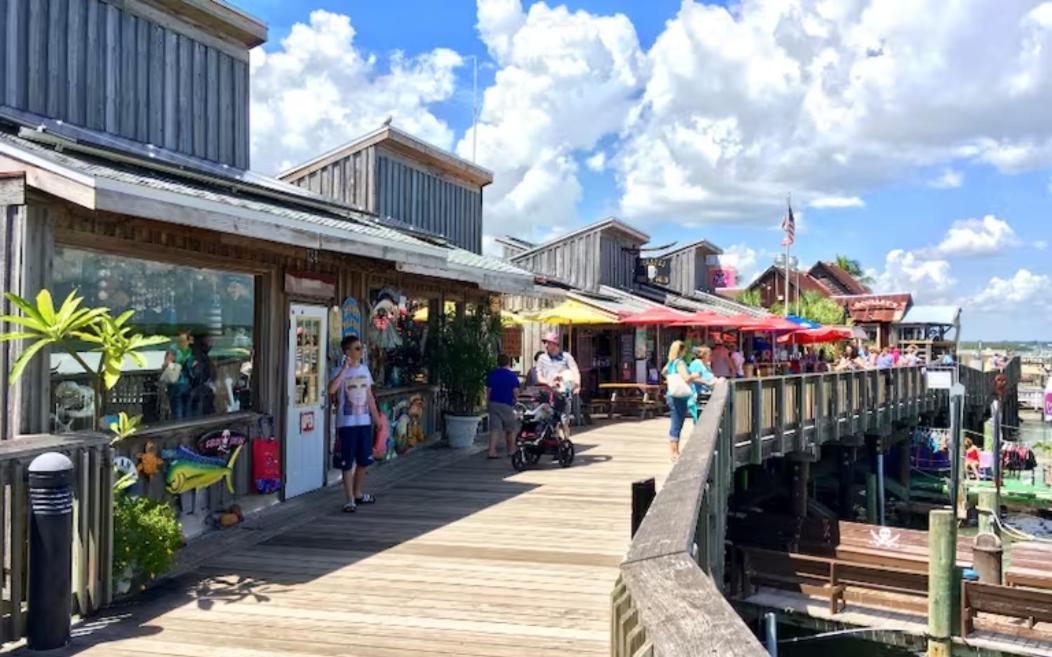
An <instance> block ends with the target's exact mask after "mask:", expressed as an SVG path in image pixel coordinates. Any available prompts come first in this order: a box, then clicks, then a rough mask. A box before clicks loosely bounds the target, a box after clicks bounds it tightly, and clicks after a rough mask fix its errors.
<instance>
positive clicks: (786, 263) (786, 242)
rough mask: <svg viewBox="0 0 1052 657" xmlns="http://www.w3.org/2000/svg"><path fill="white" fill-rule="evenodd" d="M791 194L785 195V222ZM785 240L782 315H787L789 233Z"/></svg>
mask: <svg viewBox="0 0 1052 657" xmlns="http://www.w3.org/2000/svg"><path fill="white" fill-rule="evenodd" d="M791 202H792V196H791V195H790V194H787V195H786V197H785V208H786V215H785V217H786V222H788V220H789V214H788V213H789V212H792V205H791ZM784 241H785V303H784V304H782V306H783V313H782V315H783V317H788V316H789V234H788V232H787V233H786V237H785V239H784Z"/></svg>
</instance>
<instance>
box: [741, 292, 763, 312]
mask: <svg viewBox="0 0 1052 657" xmlns="http://www.w3.org/2000/svg"><path fill="white" fill-rule="evenodd" d="M737 301H738V303H741V304H744V305H746V306H751V307H753V308H760V307H762V306H763V299H762V298H761V297H760V291H759V290H746V291H744V292H742V293H741V294H739V295H738V299H737Z"/></svg>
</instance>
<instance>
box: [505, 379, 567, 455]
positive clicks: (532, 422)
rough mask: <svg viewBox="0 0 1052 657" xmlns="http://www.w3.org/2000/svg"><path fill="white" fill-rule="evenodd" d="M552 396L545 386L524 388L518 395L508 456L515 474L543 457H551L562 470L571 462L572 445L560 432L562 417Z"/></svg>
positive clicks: (562, 424) (562, 423) (561, 430)
mask: <svg viewBox="0 0 1052 657" xmlns="http://www.w3.org/2000/svg"><path fill="white" fill-rule="evenodd" d="M553 395H554V393H553V392H552V390H551V388H548V387H537V388H527V389H526V390H525V391H524V392H523V394H521V395H519V399H518V403H517V404H516V405H515V415H516V417H517V418H518V420H519V432H518V434H517V435H516V436H515V447H516V449H515V453H513V454H512V455H511V465H512V467H513V468H515V469H516V470H517V471H519V472H522V471H523V470H525V469H526V468H527V467H528V466H530V465H533V464H535V463H537V462H538V461H540V459H541V457H542V456H544V455H545V454H552V455H553V456H554V457H555V460H556V461H558V463H559V465H561V466H562V467H564V468H566V467H569V465H570V464H571V463H573V457H574V446H573V442H571V441H570V439H569V438H567V437H566V435H565V433H564V432H563V426H564V420H565V419H566V418H565V417H563V416H562V415H561V414H559V413H557V412H556V411H555V400H554V396H553Z"/></svg>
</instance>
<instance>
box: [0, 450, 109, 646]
mask: <svg viewBox="0 0 1052 657" xmlns="http://www.w3.org/2000/svg"><path fill="white" fill-rule="evenodd" d="M44 452H61V453H63V454H65V455H66V456H68V457H69V458H70V460H71V461H73V497H74V501H73V580H72V587H73V591H72V593H73V611H74V613H75V614H79V615H81V616H84V615H87V614H90V613H92V612H94V611H97V610H98V609H100V608H101V607H103V606H105V605H106V604H108V603H109V602H110V598H111V595H112V592H111V589H110V582H111V577H112V564H113V559H112V551H113V487H112V486H113V484H112V477H113V474H112V473H113V456H112V454H113V450H112V449H110V446H109V437H108V436H102V435H64V436H52V435H37V436H22V437H20V438H16V439H14V440H7V441H3V442H0V564H2V567H3V574H2V577H0V584H2V588H3V594H2V618H0V642H7V641H15V640H17V639H20V638H22V636H23V634H24V631H25V614H26V586H27V574H28V565H29V563H28V561H29V560H28V557H29V555H28V553H27V551H28V545H29V513H28V508H29V506H28V501H27V497H28V481H27V470H28V468H29V464H30V462H31V461H32V460H33V459H34V458H36V457H37V456H39V455H40V454H43V453H44Z"/></svg>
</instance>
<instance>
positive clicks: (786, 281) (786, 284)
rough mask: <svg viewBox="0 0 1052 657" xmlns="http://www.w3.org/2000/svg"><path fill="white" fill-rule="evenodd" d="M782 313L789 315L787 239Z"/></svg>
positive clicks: (787, 241)
mask: <svg viewBox="0 0 1052 657" xmlns="http://www.w3.org/2000/svg"><path fill="white" fill-rule="evenodd" d="M782 308H783V312H782V315H783V316H785V317H788V316H789V240H786V241H785V303H783V304H782Z"/></svg>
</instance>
